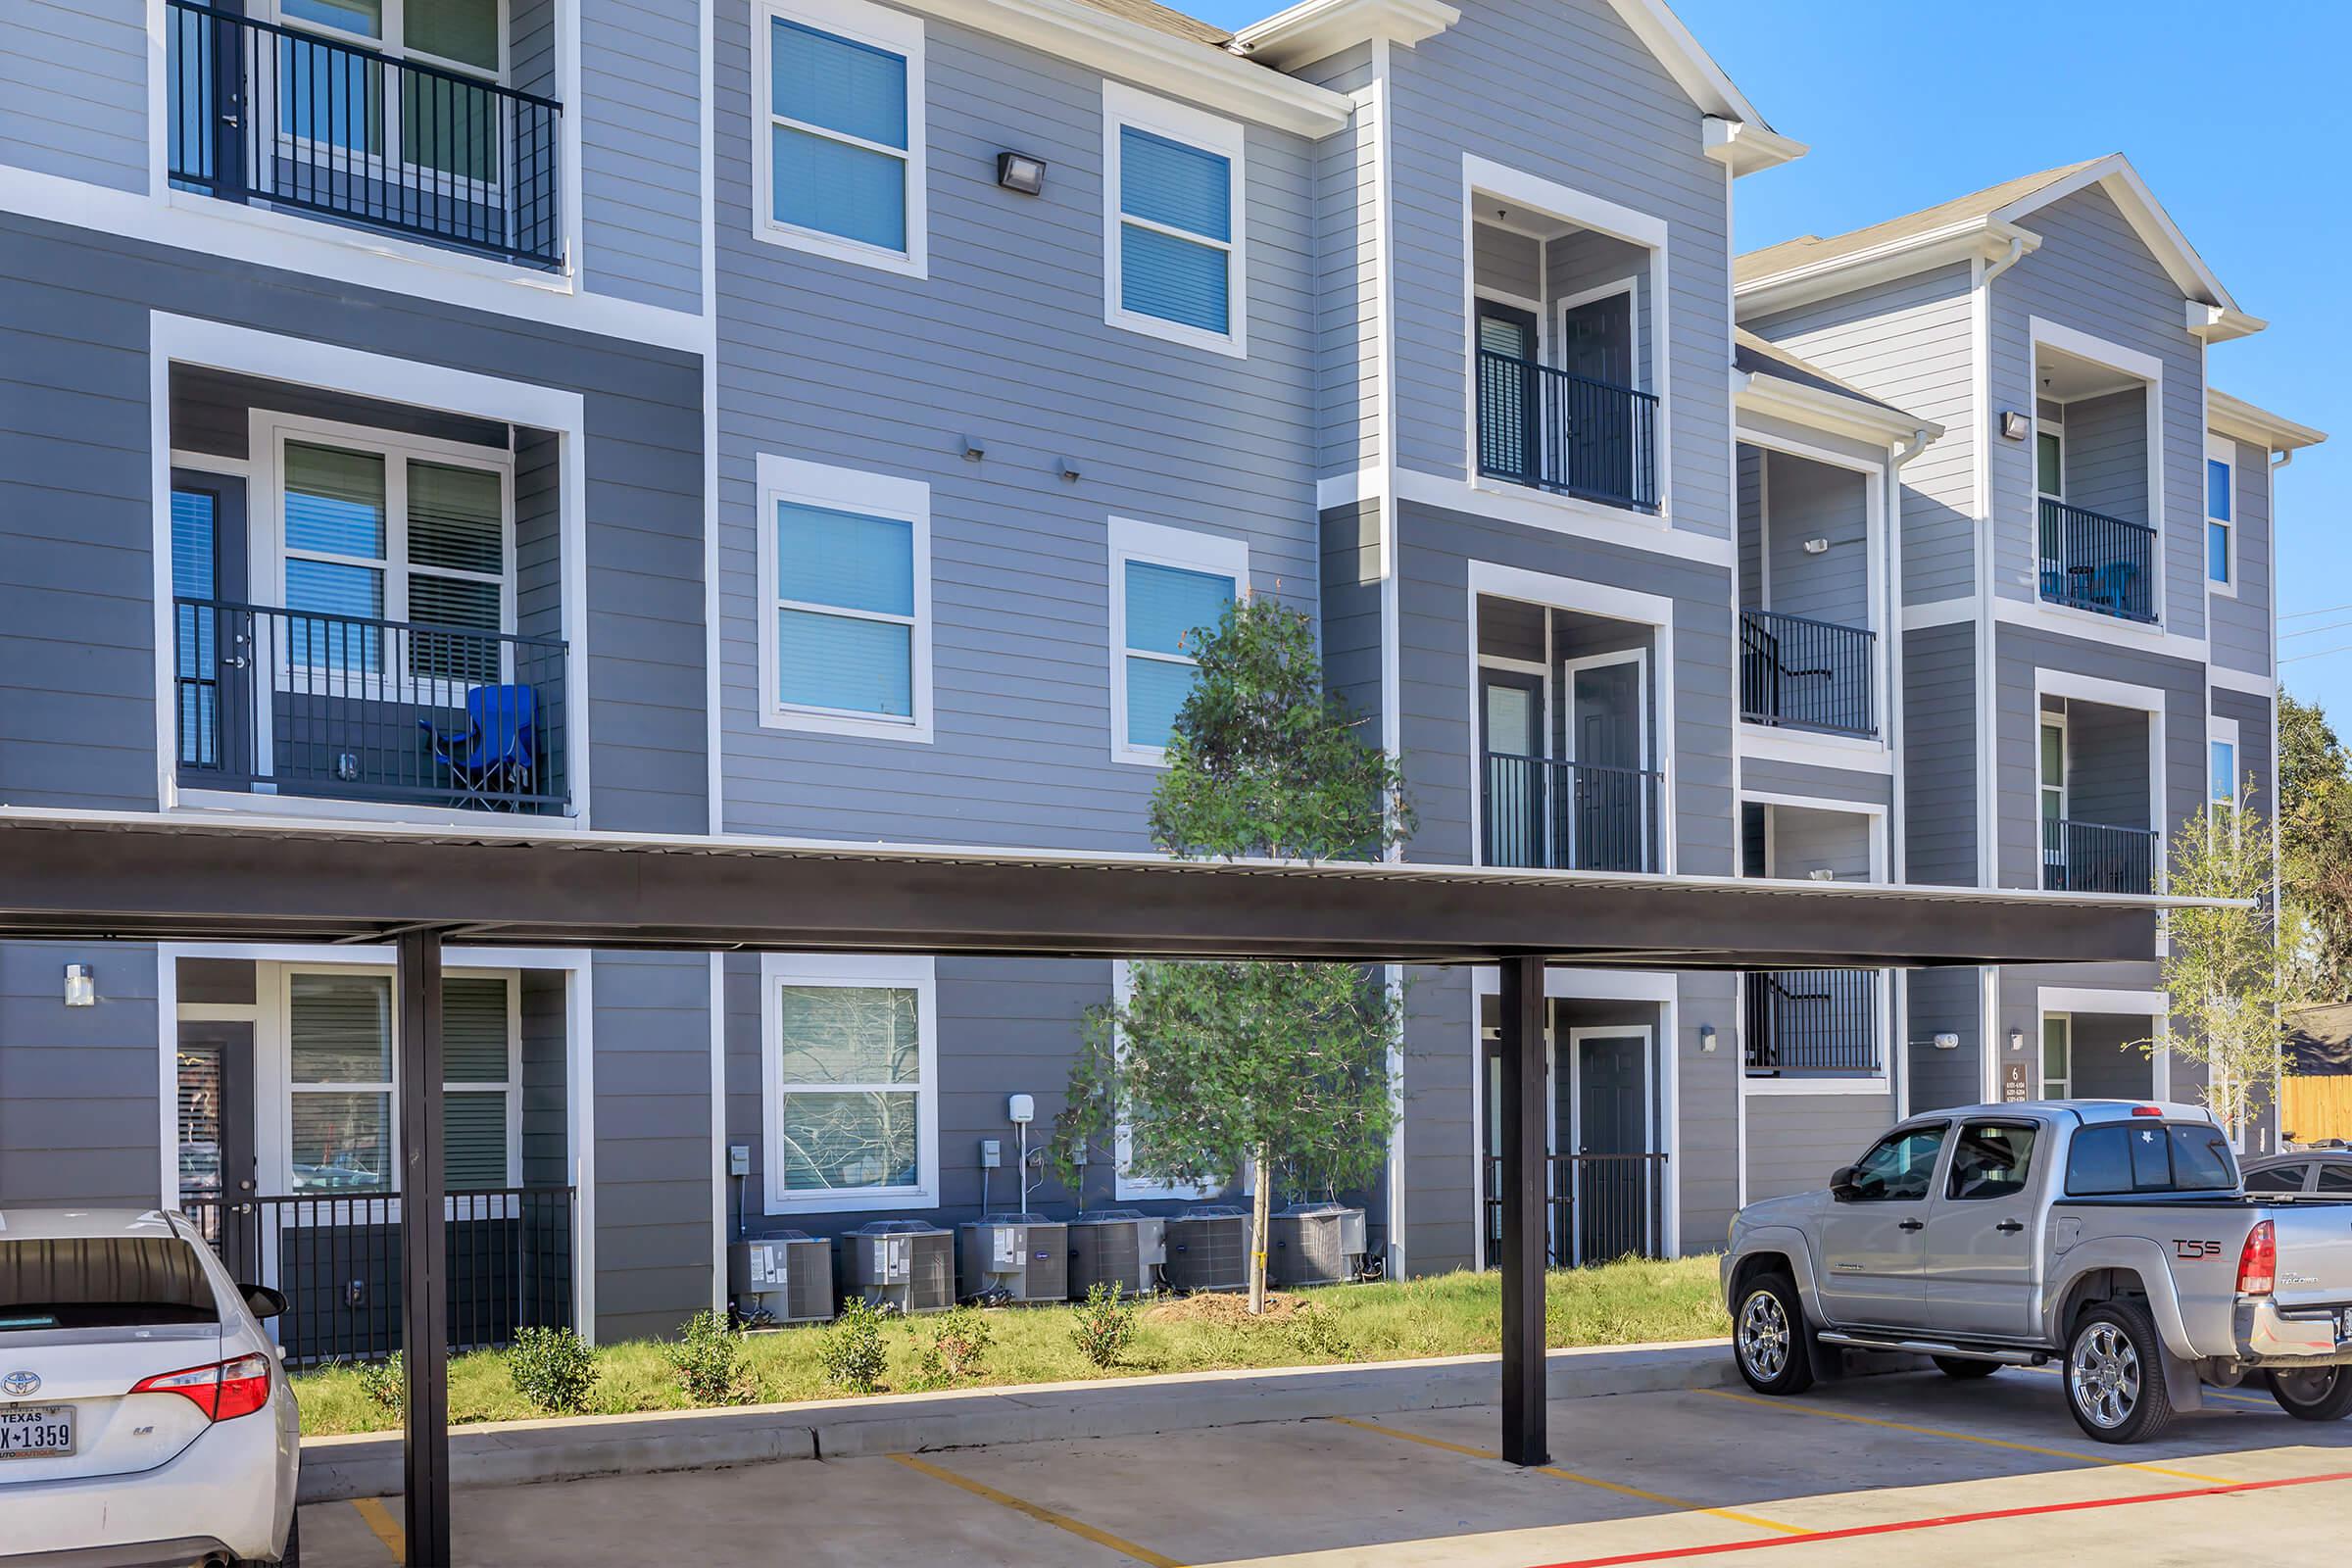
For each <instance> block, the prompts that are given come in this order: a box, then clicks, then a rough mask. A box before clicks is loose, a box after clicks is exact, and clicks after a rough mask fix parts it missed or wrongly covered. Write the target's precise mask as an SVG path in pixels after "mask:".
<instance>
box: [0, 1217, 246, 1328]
mask: <svg viewBox="0 0 2352 1568" xmlns="http://www.w3.org/2000/svg"><path fill="white" fill-rule="evenodd" d="M220 1320H221V1312H220V1308H219V1307H218V1305H216V1304H215V1301H214V1299H213V1286H212V1282H211V1281H210V1280H209V1279H207V1278H206V1277H205V1272H204V1265H203V1263H202V1261H201V1260H200V1259H199V1258H198V1257H197V1255H196V1250H195V1249H194V1248H193V1247H190V1246H189V1245H188V1244H187V1243H186V1242H183V1241H181V1240H180V1239H179V1238H178V1237H176V1236H91V1237H78V1236H73V1237H45V1238H42V1239H40V1240H36V1241H14V1242H12V1241H0V1334H6V1333H8V1332H10V1331H11V1330H17V1331H23V1330H28V1329H90V1328H116V1327H122V1326H125V1325H129V1324H145V1323H218V1322H219V1321H220Z"/></svg>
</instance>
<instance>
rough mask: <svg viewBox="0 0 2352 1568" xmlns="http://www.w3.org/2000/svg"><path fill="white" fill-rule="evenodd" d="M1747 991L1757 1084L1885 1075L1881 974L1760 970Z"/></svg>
mask: <svg viewBox="0 0 2352 1568" xmlns="http://www.w3.org/2000/svg"><path fill="white" fill-rule="evenodd" d="M1741 989H1742V993H1743V994H1742V997H1741V1000H1740V1005H1741V1007H1742V1008H1743V1009H1744V1010H1743V1016H1742V1023H1743V1024H1744V1027H1745V1031H1746V1036H1747V1075H1748V1076H1749V1077H1750V1078H1793V1079H1804V1078H1870V1077H1876V1076H1877V1075H1878V1072H1879V1030H1878V1016H1879V973H1878V971H1877V970H1876V969H1773V970H1756V971H1752V972H1750V973H1748V974H1747V975H1745V976H1744V977H1743V984H1742V987H1741Z"/></svg>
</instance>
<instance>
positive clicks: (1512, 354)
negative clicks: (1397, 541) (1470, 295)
mask: <svg viewBox="0 0 2352 1568" xmlns="http://www.w3.org/2000/svg"><path fill="white" fill-rule="evenodd" d="M1478 351H1479V352H1478V466H1479V469H1480V471H1481V472H1484V473H1492V474H1495V476H1497V477H1498V478H1504V479H1511V480H1515V481H1517V482H1519V483H1521V484H1539V483H1541V482H1542V481H1543V477H1544V475H1543V429H1544V409H1543V399H1544V390H1543V384H1542V383H1543V380H1544V372H1543V370H1542V369H1541V368H1538V366H1537V363H1536V362H1537V360H1538V359H1539V358H1540V357H1541V356H1542V353H1543V331H1542V328H1541V326H1539V324H1538V323H1537V320H1536V318H1535V315H1534V313H1533V312H1530V311H1523V310H1521V309H1519V308H1518V307H1517V306H1515V305H1502V304H1498V303H1496V302H1495V301H1494V300H1480V301H1479V302H1478Z"/></svg>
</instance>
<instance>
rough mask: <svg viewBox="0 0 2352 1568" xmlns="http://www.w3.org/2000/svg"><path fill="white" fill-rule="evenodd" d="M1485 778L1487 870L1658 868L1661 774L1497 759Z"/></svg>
mask: <svg viewBox="0 0 2352 1568" xmlns="http://www.w3.org/2000/svg"><path fill="white" fill-rule="evenodd" d="M1483 776H1484V778H1485V788H1484V791H1483V793H1482V803H1483V811H1482V821H1483V824H1484V836H1485V841H1486V842H1485V846H1484V849H1485V858H1484V861H1483V863H1484V864H1487V865H1512V866H1536V867H1544V868H1546V869H1549V870H1554V871H1654V870H1656V869H1657V868H1658V867H1657V858H1658V852H1657V844H1658V831H1657V810H1658V780H1659V777H1660V775H1659V774H1658V773H1656V772H1654V771H1652V770H1650V769H1648V768H1639V767H1605V766H1602V765H1601V764H1599V763H1596V762H1555V761H1552V760H1549V759H1547V758H1542V757H1519V756H1514V755H1512V754H1510V753H1506V752H1489V753H1487V754H1486V757H1485V758H1484V760H1483Z"/></svg>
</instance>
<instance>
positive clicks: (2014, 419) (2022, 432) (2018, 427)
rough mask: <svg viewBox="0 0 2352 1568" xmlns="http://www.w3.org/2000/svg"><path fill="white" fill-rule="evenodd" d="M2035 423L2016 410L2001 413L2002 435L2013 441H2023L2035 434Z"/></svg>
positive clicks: (2006, 410)
mask: <svg viewBox="0 0 2352 1568" xmlns="http://www.w3.org/2000/svg"><path fill="white" fill-rule="evenodd" d="M2033 429H2034V421H2033V420H2031V419H2029V418H2027V417H2025V415H2024V414H2022V413H2020V412H2019V411H2018V410H2016V409H2003V410H2002V411H2001V434H2002V436H2003V437H2005V438H2006V439H2008V440H2011V441H2023V440H2024V439H2025V438H2026V437H2027V436H2028V435H2030V434H2032V433H2033Z"/></svg>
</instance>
